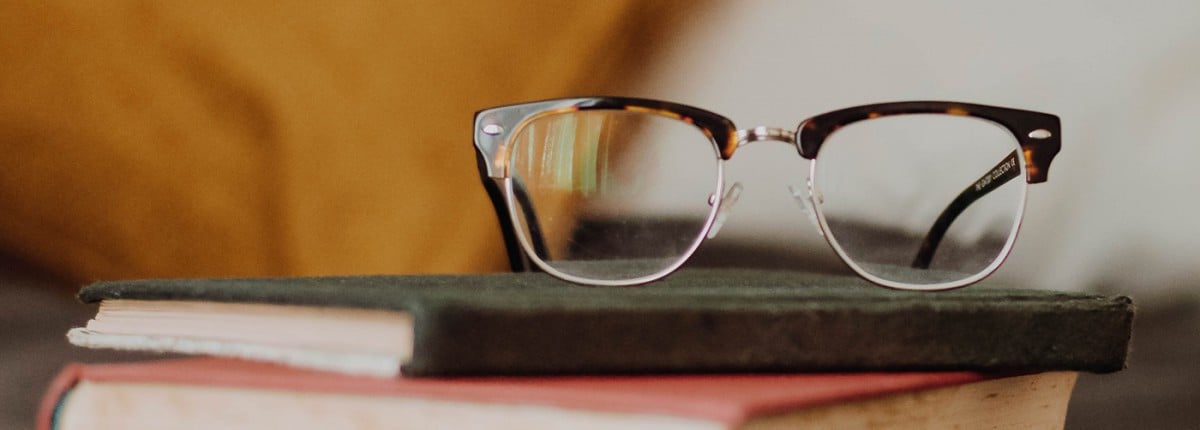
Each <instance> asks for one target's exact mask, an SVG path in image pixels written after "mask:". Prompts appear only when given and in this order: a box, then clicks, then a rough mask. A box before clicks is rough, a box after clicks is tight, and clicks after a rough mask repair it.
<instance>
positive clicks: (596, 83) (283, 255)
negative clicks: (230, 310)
mask: <svg viewBox="0 0 1200 430" xmlns="http://www.w3.org/2000/svg"><path fill="white" fill-rule="evenodd" d="M676 7H682V6H681V5H680V4H671V3H667V2H655V3H653V4H642V3H641V2H636V1H632V0H629V1H604V2H557V1H532V2H522V3H514V2H476V1H452V2H441V1H439V2H428V3H419V4H414V3H413V2H361V3H360V2H340V1H337V2H333V1H331V2H325V3H323V4H320V5H318V4H315V2H288V3H283V4H280V3H277V2H268V1H197V2H182V1H181V2H144V1H134V0H105V1H81V2H44V1H7V2H3V3H2V4H0V28H3V29H4V30H3V34H4V36H3V37H0V145H2V146H0V148H3V156H2V158H0V247H3V248H4V251H3V252H6V253H11V254H16V255H18V256H19V257H22V258H24V259H26V260H28V261H31V262H33V263H35V264H38V265H41V266H45V267H49V268H52V269H53V270H55V271H57V272H58V273H60V274H62V275H65V276H68V277H71V278H74V279H78V280H90V279H104V278H128V277H163V276H251V275H253V276H273V275H313V274H335V273H385V272H386V273H416V272H424V273H429V272H483V271H496V270H504V268H505V259H504V254H503V247H502V243H501V238H500V235H499V232H498V225H497V223H496V219H495V216H494V214H493V212H492V208H491V205H490V202H489V201H488V199H487V197H486V194H485V193H484V191H483V188H482V186H481V185H480V182H479V177H478V173H477V170H476V166H475V158H474V153H473V148H472V145H471V116H472V113H473V112H474V111H475V110H476V109H480V108H483V107H488V106H492V105H496V104H502V103H511V102H517V101H524V100H529V99H537V98H548V97H558V96H567V95H579V94H585V93H607V92H613V91H619V88H620V87H619V86H615V85H617V84H619V83H620V82H622V81H623V80H626V79H632V78H634V77H636V70H637V69H638V68H637V67H636V65H637V64H639V63H640V62H642V61H645V60H646V58H645V56H646V55H647V54H648V53H649V52H651V51H650V50H649V48H650V47H652V46H654V43H652V42H654V41H656V40H658V39H659V37H660V36H661V35H662V34H663V32H664V31H665V30H666V28H665V27H663V25H662V23H664V22H666V20H663V19H662V17H663V16H664V15H665V14H669V13H670V11H671V9H673V8H676ZM630 66H634V67H630ZM628 70H632V71H633V72H632V73H627V72H626V71H628Z"/></svg>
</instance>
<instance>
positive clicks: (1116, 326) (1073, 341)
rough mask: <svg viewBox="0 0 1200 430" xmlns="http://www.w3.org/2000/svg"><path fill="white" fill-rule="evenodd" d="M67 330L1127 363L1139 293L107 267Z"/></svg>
mask: <svg viewBox="0 0 1200 430" xmlns="http://www.w3.org/2000/svg"><path fill="white" fill-rule="evenodd" d="M79 297H80V299H81V300H83V301H84V302H86V303H97V302H98V303H100V308H99V311H98V313H97V315H96V318H95V319H93V320H92V321H90V322H89V323H88V325H87V327H81V328H76V329H73V330H72V331H71V332H70V333H69V334H68V337H69V338H70V340H71V342H72V343H75V344H76V345H81V346H87V347H100V348H123V349H140V350H156V351H166V352H180V353H191V354H205V355H218V356H234V357H242V358H249V359H257V360H266V361H275V362H283V363H288V364H292V365H296V366H301V367H309V368H317V369H325V370H333V371H340V372H345V373H354V374H366V375H374V376H396V375H400V374H403V375H405V376H450V375H535V374H641V373H685V372H688V373H692V372H830V371H855V372H858V371H884V370H888V371H891V370H982V371H1014V372H1041V371H1051V370H1078V371H1090V372H1112V371H1116V370H1120V369H1122V368H1123V367H1124V366H1125V361H1126V355H1127V351H1128V347H1129V340H1130V332H1131V328H1132V320H1133V304H1132V302H1131V300H1130V299H1129V298H1127V297H1110V296H1101V295H1094V294H1082V293H1065V292H1051V291H1038V290H1018V289H1004V288H997V287H991V286H987V285H977V286H973V287H970V288H965V289H959V290H953V291H946V292H937V293H920V292H904V291H893V290H888V289H883V288H879V287H876V286H873V285H870V284H868V283H866V282H865V281H861V280H859V279H858V278H853V277H845V276H828V275H812V274H802V273H793V272H777V271H757V270H683V271H680V272H678V273H676V274H675V275H673V276H671V277H670V278H669V279H667V280H665V281H662V282H658V283H654V284H651V285H647V286H643V287H634V288H630V287H609V288H604V287H583V286H576V285H570V284H566V283H563V282H561V281H558V280H555V279H553V278H551V277H549V276H546V275H544V274H536V273H522V274H490V275H412V276H349V277H313V278H263V279H163V280H136V281H114V282H100V283H96V284H93V285H89V286H87V287H85V288H84V289H83V290H82V291H81V292H80V294H79Z"/></svg>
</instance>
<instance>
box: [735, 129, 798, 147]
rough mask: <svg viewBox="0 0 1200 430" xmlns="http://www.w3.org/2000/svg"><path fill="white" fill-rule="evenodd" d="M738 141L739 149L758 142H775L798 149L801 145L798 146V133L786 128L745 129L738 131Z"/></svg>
mask: <svg viewBox="0 0 1200 430" xmlns="http://www.w3.org/2000/svg"><path fill="white" fill-rule="evenodd" d="M737 140H738V146H737V147H738V148H741V147H743V146H746V145H748V144H751V143H754V142H758V141H764V140H773V141H776V142H782V143H787V144H791V145H793V146H796V147H797V149H799V145H797V144H796V132H795V131H792V130H789V129H786V128H778V127H754V128H744V129H741V130H738V131H737Z"/></svg>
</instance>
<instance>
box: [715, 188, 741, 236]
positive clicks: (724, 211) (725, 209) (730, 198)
mask: <svg viewBox="0 0 1200 430" xmlns="http://www.w3.org/2000/svg"><path fill="white" fill-rule="evenodd" d="M741 195H742V183H741V182H734V183H733V185H730V186H729V189H728V190H726V191H725V196H724V197H722V198H721V207H720V208H717V216H716V218H714V219H713V223H712V228H709V229H708V236H707V237H708V238H709V239H712V238H714V237H717V233H720V232H721V226H723V225H725V218H728V217H729V213H730V211H732V210H733V206H734V205H736V204H737V201H738V197H741Z"/></svg>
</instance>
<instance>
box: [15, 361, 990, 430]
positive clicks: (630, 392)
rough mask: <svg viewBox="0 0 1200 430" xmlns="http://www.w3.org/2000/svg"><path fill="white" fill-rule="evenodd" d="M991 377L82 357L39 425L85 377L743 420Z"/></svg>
mask: <svg viewBox="0 0 1200 430" xmlns="http://www.w3.org/2000/svg"><path fill="white" fill-rule="evenodd" d="M992 377H994V376H987V375H984V374H980V373H976V372H899V373H816V374H705V375H651V376H552V377H470V378H392V379H379V378H368V377H356V376H346V375H340V374H335V373H326V372H318V371H310V370H301V369H296V368H290V367H286V366H282V365H277V364H271V363H262V362H251V361H243V360H236V359H224V358H188V359H176V360H163V361H151V362H140V363H119V364H80V363H73V364H70V365H67V367H66V368H64V369H63V370H62V371H61V372H60V373H59V374H58V376H57V377H56V378H55V379H54V381H53V382H52V383H51V384H50V387H49V388H48V390H47V392H46V395H45V397H43V398H42V402H41V406H40V408H39V411H38V415H37V428H38V429H41V430H51V429H52V424H53V421H54V415H55V413H56V410H57V408H58V407H59V405H60V403H61V402H62V399H63V396H65V395H66V394H67V392H68V391H70V389H71V388H72V387H74V386H75V385H76V384H77V383H79V382H80V381H83V380H88V381H97V382H105V381H112V382H128V383H153V384H187V385H199V386H223V387H244V388H252V389H262V390H284V391H307V392H321V393H337V394H351V395H365V396H396V397H400V396H410V397H421V398H425V399H437V400H447V401H462V402H480V403H498V404H505V403H508V404H524V405H528V404H536V405H543V406H549V407H560V408H564V409H580V410H589V411H604V412H618V413H647V414H662V415H671V416H677V417H683V418H695V419H704V420H710V421H715V422H721V423H725V424H727V425H730V426H735V425H738V424H741V423H744V422H746V421H747V420H749V419H751V418H753V417H755V416H758V415H764V414H772V413H778V412H784V411H790V410H797V409H804V408H810V407H815V406H821V405H827V404H833V403H842V402H846V401H850V400H859V399H865V398H871V397H879V396H884V395H887V394H893V393H900V392H907V391H915V390H923V389H930V388H937V387H944V386H950V385H958V384H965V383H969V382H975V381H980V380H984V379H989V378H992Z"/></svg>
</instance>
